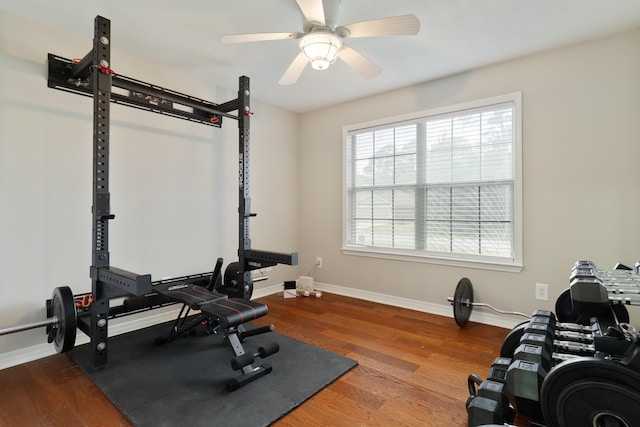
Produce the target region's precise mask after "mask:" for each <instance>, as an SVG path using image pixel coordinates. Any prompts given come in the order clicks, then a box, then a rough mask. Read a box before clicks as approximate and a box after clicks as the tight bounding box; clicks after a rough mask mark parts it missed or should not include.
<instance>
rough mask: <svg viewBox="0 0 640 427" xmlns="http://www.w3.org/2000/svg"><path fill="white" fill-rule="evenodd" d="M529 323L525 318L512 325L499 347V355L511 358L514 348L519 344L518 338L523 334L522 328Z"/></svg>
mask: <svg viewBox="0 0 640 427" xmlns="http://www.w3.org/2000/svg"><path fill="white" fill-rule="evenodd" d="M528 325H529V321H528V320H525V321H524V322H522V323H519V324H517V325H516V326H514V327H513V329H511V330H510V331H509V333H508V334H507V336H506V337H505V338H504V341H502V347H501V348H500V357H508V358H509V359H511V358H513V353H515V351H516V348H518V346H519V345H520V338H522V335H524V330H525V329H526V328H527V326H528Z"/></svg>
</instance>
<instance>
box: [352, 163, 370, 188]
mask: <svg viewBox="0 0 640 427" xmlns="http://www.w3.org/2000/svg"><path fill="white" fill-rule="evenodd" d="M355 163H356V179H355V186H356V187H370V186H372V185H373V159H366V160H356V162H355Z"/></svg>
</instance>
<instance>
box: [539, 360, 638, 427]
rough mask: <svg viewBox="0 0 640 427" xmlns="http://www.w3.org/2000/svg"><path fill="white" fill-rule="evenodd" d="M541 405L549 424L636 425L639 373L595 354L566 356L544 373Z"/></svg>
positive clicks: (565, 426)
mask: <svg viewBox="0 0 640 427" xmlns="http://www.w3.org/2000/svg"><path fill="white" fill-rule="evenodd" d="M540 405H541V408H542V413H543V416H544V419H545V421H546V423H547V425H548V426H550V427H573V426H635V425H638V424H637V423H638V420H640V373H639V372H637V371H634V370H632V369H631V368H629V367H627V366H624V365H621V364H619V363H617V362H613V361H611V360H605V359H598V358H595V357H582V358H577V359H573V360H568V361H565V362H562V363H560V364H559V365H557V366H556V367H554V368H553V369H552V370H551V371H550V372H549V374H548V375H547V376H546V377H545V379H544V382H543V383H542V388H541V390H540Z"/></svg>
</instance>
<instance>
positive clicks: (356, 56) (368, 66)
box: [338, 44, 382, 79]
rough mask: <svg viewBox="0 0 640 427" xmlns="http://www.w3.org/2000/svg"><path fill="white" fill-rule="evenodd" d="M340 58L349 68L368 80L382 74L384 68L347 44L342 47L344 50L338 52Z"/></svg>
mask: <svg viewBox="0 0 640 427" xmlns="http://www.w3.org/2000/svg"><path fill="white" fill-rule="evenodd" d="M338 58H340V59H342V60H343V61H344V62H345V63H346V64H347V65H348V66H350V67H351V68H353V69H354V70H356V71H357V72H358V73H360V74H361V75H362V77H364V78H367V79H372V78H374V77H376V76H377V75H379V74H380V73H381V72H382V68H380V67H379V66H378V65H376V64H375V63H373V62H372V61H371V60H370V59H368V58H367V57H365V56H364V55H363V54H361V53H360V52H358V51H357V50H355V49H353V48H351V47H349V46H347V45H345V44H343V45H342V49H340V52H338Z"/></svg>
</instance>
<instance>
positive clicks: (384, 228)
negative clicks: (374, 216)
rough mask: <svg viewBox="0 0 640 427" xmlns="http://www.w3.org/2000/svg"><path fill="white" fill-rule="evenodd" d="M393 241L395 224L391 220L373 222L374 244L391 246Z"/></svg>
mask: <svg viewBox="0 0 640 427" xmlns="http://www.w3.org/2000/svg"><path fill="white" fill-rule="evenodd" d="M392 243H393V225H392V222H391V220H388V221H382V220H376V221H374V222H373V246H378V247H381V248H390V247H392Z"/></svg>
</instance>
